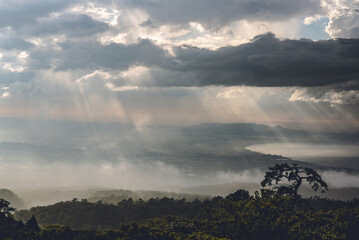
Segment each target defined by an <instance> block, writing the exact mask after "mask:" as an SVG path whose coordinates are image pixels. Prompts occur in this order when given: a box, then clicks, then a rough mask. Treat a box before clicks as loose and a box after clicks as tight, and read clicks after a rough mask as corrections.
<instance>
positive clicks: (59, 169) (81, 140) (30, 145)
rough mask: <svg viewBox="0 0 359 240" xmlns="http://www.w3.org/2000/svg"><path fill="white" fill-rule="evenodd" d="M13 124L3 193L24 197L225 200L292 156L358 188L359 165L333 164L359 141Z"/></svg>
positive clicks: (1, 155)
mask: <svg viewBox="0 0 359 240" xmlns="http://www.w3.org/2000/svg"><path fill="white" fill-rule="evenodd" d="M9 122H11V125H9V124H8V125H7V126H5V127H6V131H2V132H1V133H2V135H1V139H2V140H3V141H2V142H0V188H10V189H15V190H16V191H18V192H26V191H29V190H31V189H36V188H45V187H80V188H88V187H98V188H116V189H120V188H121V189H145V190H152V189H154V190H163V191H190V192H197V193H199V192H200V193H201V194H211V195H216V194H218V195H223V194H226V193H228V192H230V191H232V190H234V189H233V188H229V189H228V191H227V190H223V189H224V186H222V185H221V184H233V183H237V184H242V185H241V187H244V188H245V187H246V186H247V187H248V188H251V189H253V186H254V187H255V188H259V187H260V186H259V183H260V181H261V180H262V178H263V176H264V172H265V171H266V170H267V169H268V166H270V165H274V164H275V163H277V162H278V161H291V160H290V159H288V158H286V157H290V158H293V159H295V160H302V161H305V162H301V163H300V164H301V165H304V166H309V167H312V168H315V169H317V170H318V171H320V173H321V174H322V176H323V178H324V180H325V181H326V182H327V183H328V185H329V187H330V188H349V187H359V174H358V171H357V170H350V169H354V168H357V169H358V165H357V163H358V162H355V161H353V162H349V161H347V162H345V161H343V162H340V161H336V162H333V164H330V162H329V161H330V159H333V157H335V158H336V159H349V158H350V159H356V157H358V156H359V154H358V153H359V151H358V149H357V148H356V146H357V145H356V144H355V143H357V142H358V140H357V139H358V136H356V135H350V136H348V135H346V134H342V135H340V134H335V135H330V134H327V135H325V134H312V133H308V132H303V131H294V130H290V129H286V128H282V127H269V126H265V125H257V124H248V123H246V124H244V123H243V124H201V125H195V126H187V127H163V126H162V127H158V126H157V127H147V128H141V129H138V128H136V127H135V126H131V125H123V124H116V123H105V124H85V123H66V124H63V123H61V122H43V123H42V124H41V125H36V124H35V125H33V124H31V122H30V123H29V122H24V121H23V120H22V122H20V123H19V124H17V123H16V121H13V120H11V121H9ZM4 125H6V124H4ZM4 125H3V126H4ZM19 126H21V127H22V128H20V130H19ZM24 126H29V127H24ZM13 129H15V130H16V131H15V130H14V131H12V130H13ZM0 131H1V129H0ZM15 133H16V134H15ZM39 133H41V134H39ZM24 136H26V137H24ZM29 136H33V138H31V137H29ZM279 141H281V142H286V144H283V143H280V144H278V142H279ZM288 142H308V144H288ZM309 143H310V144H309ZM258 144H260V145H258ZM248 149H250V150H248ZM251 150H252V151H251ZM256 151H259V152H263V153H259V152H256ZM269 153H270V154H269ZM273 154H274V155H273ZM279 155H282V156H279ZM319 158H325V159H326V161H327V162H325V161H319V160H318V159H319ZM328 159H329V160H328ZM313 164H314V165H313ZM316 164H319V165H316ZM326 165H330V166H332V167H327V166H326ZM333 167H336V168H333ZM338 167H339V168H338ZM340 167H346V168H350V169H342V168H340ZM196 186H197V187H198V186H202V187H198V188H194V187H196ZM204 186H206V187H204ZM218 186H221V187H218ZM238 186H239V185H236V187H238ZM184 188H186V189H184ZM189 188H192V190H189ZM194 189H195V190H194ZM59 200H61V199H59Z"/></svg>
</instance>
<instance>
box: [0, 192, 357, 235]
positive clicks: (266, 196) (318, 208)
mask: <svg viewBox="0 0 359 240" xmlns="http://www.w3.org/2000/svg"><path fill="white" fill-rule="evenodd" d="M238 193H243V192H242V191H239V192H237V194H234V195H231V196H238V195H239V196H242V194H238ZM235 200H236V201H233V199H231V198H230V197H229V198H221V197H214V198H213V199H211V200H204V201H199V200H196V201H192V202H186V201H184V200H183V201H180V200H174V199H169V198H162V199H150V200H148V201H143V200H142V201H133V200H132V199H128V200H124V201H121V202H119V203H118V204H117V205H109V204H104V203H96V204H95V203H89V202H87V201H77V200H76V201H69V202H61V203H58V204H55V205H52V206H48V207H37V208H33V209H31V210H30V211H29V212H27V213H26V211H20V212H18V213H17V214H16V215H18V214H20V213H24V216H25V215H26V216H28V218H30V216H31V214H34V216H33V217H31V218H30V220H28V221H27V223H26V225H24V224H23V223H22V222H21V221H16V220H14V219H13V218H12V216H11V215H9V216H5V215H3V218H2V222H1V224H0V239H14V240H15V239H36V240H57V239H59V240H60V239H61V240H67V239H69V240H80V239H81V240H82V239H87V240H110V239H111V240H112V239H117V240H133V239H134V240H136V239H141V240H143V239H145V240H185V239H186V240H187V239H192V240H197V239H198V240H199V239H211V240H212V239H222V240H226V239H236V240H237V239H238V240H246V239H252V240H256V239H260V240H272V239H273V240H274V239H278V240H279V239H285V240H287V239H288V240H302V239H303V240H304V239H328V240H329V239H343V240H344V239H349V240H354V239H357V236H359V201H358V200H353V201H351V202H342V201H332V200H328V199H320V198H311V199H299V200H298V199H295V198H294V197H292V196H280V195H278V194H273V191H272V190H268V189H264V190H263V189H262V191H261V192H260V193H257V194H256V196H254V197H248V198H247V197H245V198H244V199H237V198H236V199H235ZM170 209H172V210H170ZM25 213H26V214H25ZM170 213H171V215H169V214H170ZM190 213H191V214H190ZM117 214H119V215H120V217H121V219H120V218H119V217H117V216H116V215H117ZM166 215H167V216H166ZM68 216H71V217H68ZM40 218H42V219H43V220H44V219H47V221H49V222H43V223H42V227H41V228H40V229H37V230H39V231H37V230H35V228H36V225H37V221H36V219H40ZM58 218H63V219H66V221H68V223H69V224H64V225H59V224H52V223H51V222H50V221H55V220H56V221H57V220H58ZM144 218H145V219H146V220H145V219H144ZM71 224H73V225H71ZM96 224H98V225H96ZM66 225H69V226H66ZM75 226H83V228H78V227H75ZM74 227H75V228H74ZM76 228H77V229H76Z"/></svg>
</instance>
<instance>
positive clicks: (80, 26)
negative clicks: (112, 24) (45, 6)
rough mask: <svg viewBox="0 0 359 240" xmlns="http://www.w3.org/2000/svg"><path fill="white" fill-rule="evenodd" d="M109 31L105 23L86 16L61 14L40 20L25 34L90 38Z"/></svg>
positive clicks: (26, 30)
mask: <svg viewBox="0 0 359 240" xmlns="http://www.w3.org/2000/svg"><path fill="white" fill-rule="evenodd" d="M108 29H109V26H108V24H107V23H104V22H99V21H97V20H94V19H93V18H91V17H90V16H88V15H86V14H63V15H60V16H57V17H55V18H50V19H47V18H46V19H42V20H41V21H39V22H38V23H37V24H35V25H34V26H32V27H30V28H26V29H25V32H27V34H29V35H33V36H38V37H39V36H43V35H58V34H64V35H67V36H68V37H83V36H91V35H94V34H97V33H101V32H104V31H106V30H108Z"/></svg>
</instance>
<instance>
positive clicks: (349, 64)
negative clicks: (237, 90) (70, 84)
mask: <svg viewBox="0 0 359 240" xmlns="http://www.w3.org/2000/svg"><path fill="white" fill-rule="evenodd" d="M59 46H60V47H61V51H59V50H54V49H38V50H37V51H33V52H32V53H31V59H32V61H35V62H42V63H44V64H45V67H46V64H48V63H53V64H52V66H53V67H55V68H56V69H57V70H62V71H63V70H69V69H93V70H98V69H112V70H128V69H129V68H131V67H133V66H136V65H140V66H144V67H147V68H149V69H150V70H149V74H153V75H154V76H156V78H154V79H153V81H142V82H141V81H140V82H139V83H138V84H139V85H142V86H166V87H169V86H209V85H224V86H238V85H245V86H277V87H278V86H279V87H283V86H301V87H314V86H328V85H334V84H343V83H346V82H349V81H353V82H356V81H357V80H358V78H359V70H358V67H357V66H358V65H359V54H357V53H359V39H336V40H326V41H317V42H316V41H311V40H308V39H301V40H280V39H278V38H276V37H275V36H274V35H273V34H270V33H268V34H265V35H259V36H257V37H255V38H254V39H253V40H252V41H251V42H249V43H246V44H242V45H238V46H231V47H223V48H220V49H217V50H209V49H200V48H196V47H191V46H182V47H175V48H174V49H173V52H174V55H175V56H171V55H170V54H169V52H167V51H166V50H164V49H162V48H161V47H160V46H157V45H155V44H154V43H153V42H151V41H149V40H139V42H138V43H136V44H130V45H125V44H118V43H112V44H109V45H102V44H100V43H98V42H95V41H66V42H64V43H61V44H59ZM39 56H40V58H37V57H39ZM30 64H31V63H30ZM127 84H128V83H124V85H127Z"/></svg>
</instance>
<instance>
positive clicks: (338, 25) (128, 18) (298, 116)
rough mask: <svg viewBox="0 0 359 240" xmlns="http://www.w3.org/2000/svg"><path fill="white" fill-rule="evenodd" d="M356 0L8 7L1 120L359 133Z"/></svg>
mask: <svg viewBox="0 0 359 240" xmlns="http://www.w3.org/2000/svg"><path fill="white" fill-rule="evenodd" d="M358 11H359V2H358V1H357V0H351V1H348V0H303V1H294V0H289V1H288V0H265V1H262V0H260V1H259V0H258V1H257V0H225V1H215V0H197V1H190V0H184V1H170V0H146V1H142V0H132V1H127V0H123V1H109V0H106V1H96V0H95V1H82V0H77V1H76V0H75V1H68V0H65V1H64V0H61V1H60V0H50V1H49V0H46V1H45V0H34V1H26V0H12V1H8V0H2V1H1V3H0V118H20V119H41V120H44V119H47V120H59V121H84V122H124V123H134V124H136V125H138V126H141V125H151V124H152V125H156V124H168V125H191V124H197V123H201V122H219V123H229V122H258V123H264V124H278V125H283V126H288V127H293V126H296V127H297V128H311V129H315V128H318V129H319V130H325V131H330V130H332V131H347V132H350V131H358V130H359V121H358V120H359V119H358V118H359V111H357V109H358V102H359V93H358V77H359V70H358V67H357V66H358V63H359V40H358V37H359V21H358V20H359V12H358Z"/></svg>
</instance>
